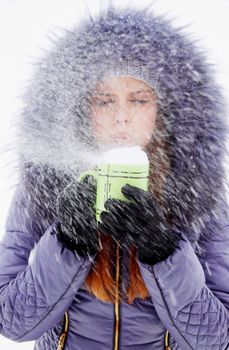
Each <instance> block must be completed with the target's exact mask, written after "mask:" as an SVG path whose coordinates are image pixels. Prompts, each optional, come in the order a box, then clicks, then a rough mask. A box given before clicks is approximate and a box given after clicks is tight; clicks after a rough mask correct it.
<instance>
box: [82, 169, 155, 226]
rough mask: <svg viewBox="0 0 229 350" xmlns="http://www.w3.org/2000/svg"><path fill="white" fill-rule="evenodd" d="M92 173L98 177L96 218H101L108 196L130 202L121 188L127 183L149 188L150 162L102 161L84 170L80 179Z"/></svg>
mask: <svg viewBox="0 0 229 350" xmlns="http://www.w3.org/2000/svg"><path fill="white" fill-rule="evenodd" d="M88 175H91V176H93V177H94V178H95V179H96V182H97V192H96V203H95V206H94V207H95V209H96V220H97V222H99V221H101V220H100V213H101V212H102V211H105V210H106V209H105V208H104V203H105V202H106V200H107V199H108V198H114V199H120V200H123V201H126V202H130V200H129V199H127V198H126V197H125V196H124V195H123V194H122V192H121V188H122V187H123V186H124V185H126V184H129V185H132V186H136V187H139V188H141V189H143V190H146V191H147V190H148V177H149V164H148V163H142V164H116V163H107V162H105V163H101V164H99V165H97V167H96V169H95V170H88V171H84V172H83V173H82V174H81V175H80V181H82V180H83V179H84V178H85V177H86V176H88Z"/></svg>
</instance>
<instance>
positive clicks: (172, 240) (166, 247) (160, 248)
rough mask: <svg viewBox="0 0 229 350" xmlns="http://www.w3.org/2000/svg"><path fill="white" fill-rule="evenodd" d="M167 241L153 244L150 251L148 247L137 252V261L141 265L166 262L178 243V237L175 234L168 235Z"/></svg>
mask: <svg viewBox="0 0 229 350" xmlns="http://www.w3.org/2000/svg"><path fill="white" fill-rule="evenodd" d="M168 235H169V236H168V239H167V240H166V241H165V240H161V241H160V243H159V244H158V243H157V245H156V244H155V246H154V247H152V249H150V247H149V246H148V247H147V249H140V250H138V260H139V261H140V262H142V263H143V264H148V265H155V264H157V263H159V262H161V261H164V260H166V259H167V258H168V257H169V256H170V255H172V254H173V253H174V252H175V250H176V248H177V246H178V244H179V241H180V236H178V235H177V234H176V233H173V234H171V233H170V234H168Z"/></svg>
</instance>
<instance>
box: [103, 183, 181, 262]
mask: <svg viewBox="0 0 229 350" xmlns="http://www.w3.org/2000/svg"><path fill="white" fill-rule="evenodd" d="M122 193H123V194H124V195H125V197H126V198H127V199H129V200H131V202H130V203H127V202H125V201H121V200H116V199H112V198H109V199H108V200H107V201H106V202H105V205H104V206H105V208H106V209H107V210H108V212H106V211H103V212H102V213H101V216H100V218H101V223H100V224H99V230H100V231H102V232H105V233H106V234H110V235H111V236H112V237H113V238H114V239H115V240H116V241H118V242H119V243H120V245H121V246H123V247H129V246H130V244H133V245H135V246H136V247H137V250H138V259H139V261H141V262H142V263H146V264H150V265H154V264H156V263H158V262H160V261H163V260H165V259H166V258H167V257H168V256H169V255H171V254H172V253H173V252H174V250H175V249H176V247H177V245H178V243H179V240H180V235H179V233H177V232H174V231H172V230H169V227H168V224H167V222H166V219H165V214H164V212H163V210H162V208H161V207H160V206H159V204H158V203H157V202H156V200H155V199H154V197H153V194H152V193H151V192H147V191H144V190H142V189H139V188H137V187H134V186H130V185H128V184H127V185H125V186H123V187H122Z"/></svg>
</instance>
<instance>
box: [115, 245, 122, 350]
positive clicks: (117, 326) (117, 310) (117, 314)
mask: <svg viewBox="0 0 229 350" xmlns="http://www.w3.org/2000/svg"><path fill="white" fill-rule="evenodd" d="M120 275H121V274H120V246H119V243H118V242H117V245H116V274H115V305H114V311H115V326H114V327H115V330H114V347H113V350H119V341H120V331H119V329H120V298H119V286H120Z"/></svg>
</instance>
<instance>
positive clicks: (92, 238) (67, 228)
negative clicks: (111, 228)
mask: <svg viewBox="0 0 229 350" xmlns="http://www.w3.org/2000/svg"><path fill="white" fill-rule="evenodd" d="M95 200H96V188H95V185H94V184H93V183H92V182H91V181H88V180H85V182H76V181H73V182H71V183H70V184H69V185H68V186H67V187H65V189H64V190H63V192H62V193H61V194H60V195H59V197H58V199H57V221H58V223H57V227H56V232H55V233H56V235H57V237H58V238H59V240H61V241H62V243H63V244H64V246H66V247H67V248H68V249H70V250H72V251H76V252H77V253H78V254H79V255H81V256H87V255H88V254H89V255H93V254H95V253H96V252H97V251H98V248H99V236H98V228H97V222H96V217H95V210H94V209H93V205H94V203H95Z"/></svg>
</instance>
